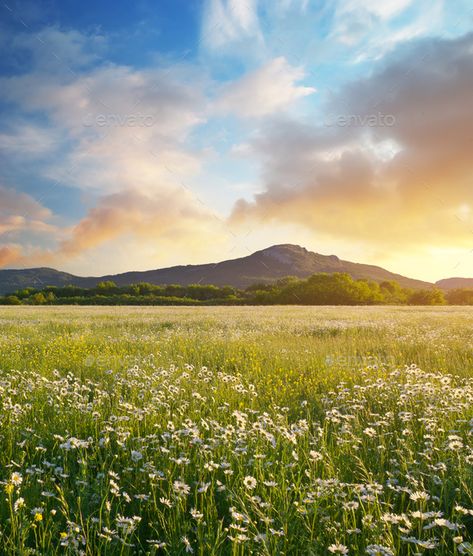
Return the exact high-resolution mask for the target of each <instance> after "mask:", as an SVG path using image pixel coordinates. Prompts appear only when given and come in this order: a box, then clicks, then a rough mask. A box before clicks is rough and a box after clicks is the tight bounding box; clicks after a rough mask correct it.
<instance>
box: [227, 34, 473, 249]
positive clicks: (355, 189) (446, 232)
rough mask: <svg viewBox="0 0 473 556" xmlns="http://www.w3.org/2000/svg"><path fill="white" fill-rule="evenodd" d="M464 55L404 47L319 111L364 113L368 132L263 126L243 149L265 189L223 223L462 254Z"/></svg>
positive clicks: (467, 165)
mask: <svg viewBox="0 0 473 556" xmlns="http://www.w3.org/2000/svg"><path fill="white" fill-rule="evenodd" d="M472 52H473V34H468V35H465V36H463V37H461V38H458V39H454V40H442V39H430V40H423V41H418V42H415V43H412V44H410V45H408V46H405V47H403V48H400V49H398V50H397V51H395V52H394V53H393V54H392V55H390V56H388V57H387V59H386V60H385V61H384V62H383V63H380V64H379V65H378V67H377V69H376V71H375V72H374V73H373V74H372V75H371V76H370V77H368V78H364V79H359V80H357V81H355V82H353V83H351V84H350V85H349V86H347V87H345V88H344V89H343V90H342V91H341V92H340V93H339V94H338V95H335V97H334V98H332V100H331V101H330V102H328V103H327V105H326V106H325V110H326V113H331V114H336V115H341V116H343V118H344V119H342V120H341V121H343V122H346V121H347V119H348V120H350V118H352V120H354V121H356V122H360V121H364V122H367V121H368V118H370V117H372V116H375V118H378V120H376V119H375V120H374V121H375V122H376V121H377V122H378V124H377V125H376V126H373V127H371V126H369V125H359V124H356V125H346V124H345V125H343V126H336V125H331V126H320V125H319V126H309V125H307V124H300V123H297V122H287V121H281V120H279V121H273V122H272V123H271V124H270V125H268V126H267V128H266V131H265V133H262V134H260V136H259V137H258V138H257V139H256V140H254V141H253V143H252V148H253V153H254V154H255V155H256V156H257V157H259V158H260V160H262V161H263V166H262V176H263V179H264V180H265V184H266V188H265V191H264V192H263V193H261V194H259V195H256V196H255V197H254V200H253V201H250V202H248V201H243V200H241V201H239V202H238V203H237V205H236V206H235V209H234V212H233V216H232V219H233V221H235V222H241V221H245V220H247V219H255V220H259V221H271V222H279V223H293V224H298V225H300V226H303V227H305V228H307V229H310V230H312V231H313V233H314V234H317V235H319V236H321V235H324V236H326V237H330V238H335V239H345V240H348V241H352V242H362V243H364V244H366V245H376V244H378V245H383V246H384V247H385V248H386V249H391V250H397V251H399V250H402V249H404V248H405V247H406V246H408V247H409V248H410V247H413V246H415V245H418V246H420V245H425V246H429V245H464V246H467V245H471V239H472V235H471V234H472V230H473V227H472V224H473V222H472V219H471V211H470V209H471V207H473V198H472V193H471V191H472V190H471V184H472V183H473V170H472V167H471V161H470V160H471V149H472V141H473V135H472V129H471V122H472V121H473V105H472V103H471V98H470V94H469V91H471V90H472V89H473V56H472ZM380 114H381V115H389V116H391V117H392V119H393V120H394V123H392V122H391V120H390V122H391V124H392V125H385V124H383V123H380V119H379V118H380V117H381V116H380ZM336 121H339V120H336ZM389 144H392V145H395V146H396V148H395V149H394V150H393V151H392V153H391V155H390V156H386V153H385V152H383V146H386V145H389Z"/></svg>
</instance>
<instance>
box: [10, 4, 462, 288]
mask: <svg viewBox="0 0 473 556" xmlns="http://www.w3.org/2000/svg"><path fill="white" fill-rule="evenodd" d="M1 10H2V11H1V17H0V45H1V47H2V52H3V55H2V56H1V58H0V156H1V166H0V264H1V265H2V266H3V267H6V268H13V267H15V268H21V267H32V266H53V267H56V268H60V269H64V270H68V271H71V272H75V273H78V274H102V273H109V272H120V271H125V270H130V269H149V268H156V267H160V266H167V265H171V264H179V263H188V262H192V263H196V262H207V261H211V260H222V259H226V258H231V257H236V256H242V255H246V254H248V253H249V252H252V251H254V250H257V249H260V248H264V247H267V246H268V245H271V244H274V243H299V244H302V245H304V246H305V247H307V248H308V249H311V250H314V251H318V252H321V253H324V254H330V253H335V254H337V255H338V256H340V257H341V258H345V259H349V260H355V261H359V262H369V263H373V264H379V265H382V266H385V267H388V268H390V269H391V270H394V271H397V272H400V273H404V274H408V275H411V276H414V277H419V278H424V279H429V280H435V279H439V278H442V277H445V276H450V275H465V276H468V275H473V254H472V251H471V249H472V248H473V245H472V243H473V242H472V229H473V222H472V215H471V207H472V206H473V199H472V196H471V195H472V194H471V191H473V189H472V188H471V184H472V183H473V175H472V173H471V164H469V163H468V159H469V158H468V157H469V153H470V152H471V142H470V139H469V137H471V130H470V128H471V122H472V121H473V119H472V109H471V106H470V104H471V102H470V100H469V99H470V96H471V91H472V88H471V86H472V79H473V75H472V67H473V66H472V53H473V46H472V44H473V38H472V35H471V31H472V28H473V7H472V6H471V3H470V2H468V1H467V0H464V1H463V0H455V1H447V0H430V1H423V0H382V1H374V0H365V1H362V0H338V1H337V0H333V1H330V2H328V1H327V2H324V1H318V0H312V1H311V0H274V1H271V2H270V1H264V0H204V1H197V0H187V1H184V0H172V1H171V0H162V1H160V2H148V1H138V2H124V1H118V2H107V1H103V2H94V3H88V2H85V3H78V2H70V1H62V2H59V1H45V2H23V1H7V2H6V4H4V5H3V6H2V7H1ZM386 117H387V119H386ZM468 122H470V123H469V125H468Z"/></svg>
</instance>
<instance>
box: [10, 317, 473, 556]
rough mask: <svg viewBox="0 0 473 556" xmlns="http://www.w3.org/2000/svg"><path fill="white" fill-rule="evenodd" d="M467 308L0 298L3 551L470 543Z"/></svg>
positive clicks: (471, 420) (354, 549)
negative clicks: (1, 303)
mask: <svg viewBox="0 0 473 556" xmlns="http://www.w3.org/2000/svg"><path fill="white" fill-rule="evenodd" d="M472 436H473V312H472V311H471V309H469V308H456V307H296V306H287V307H277V306H272V307H46V306H43V307H29V306H21V307H2V308H0V488H1V491H2V492H1V496H0V554H11V555H13V554H14V555H27V554H28V555H29V554H37V555H50V554H51V555H56V554H84V555H87V556H97V555H102V554H103V555H135V554H150V555H153V554H172V555H174V554H176V555H179V554H192V553H193V554H198V555H202V556H204V555H205V556H207V555H220V554H222V555H227V554H228V555H245V554H262V555H268V556H269V555H293V554H294V555H298V554H301V555H305V554H307V555H331V554H368V555H371V556H374V555H380V556H388V555H417V554H419V555H422V554H433V555H451V554H473V547H472V544H471V543H472V542H473V439H472Z"/></svg>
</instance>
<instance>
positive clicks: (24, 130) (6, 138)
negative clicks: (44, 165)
mask: <svg viewBox="0 0 473 556" xmlns="http://www.w3.org/2000/svg"><path fill="white" fill-rule="evenodd" d="M11 127H13V126H11ZM59 145H60V138H59V134H58V133H56V132H55V130H54V129H51V128H47V127H42V126H40V125H32V124H29V123H26V122H15V125H14V127H13V129H12V130H11V131H5V132H3V133H0V150H2V151H4V152H6V151H8V154H9V156H15V157H25V156H31V157H38V156H43V155H44V154H47V153H50V152H54V151H55V150H56V149H57V148H58V147H59Z"/></svg>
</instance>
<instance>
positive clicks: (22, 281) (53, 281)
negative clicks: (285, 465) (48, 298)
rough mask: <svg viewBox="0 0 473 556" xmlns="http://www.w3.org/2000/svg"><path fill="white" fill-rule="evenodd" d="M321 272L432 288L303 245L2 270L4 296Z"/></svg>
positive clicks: (237, 283) (241, 283)
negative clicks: (176, 259) (108, 264)
mask: <svg viewBox="0 0 473 556" xmlns="http://www.w3.org/2000/svg"><path fill="white" fill-rule="evenodd" d="M317 272H328V273H333V272H347V273H348V274H350V275H351V276H352V277H353V278H367V279H371V280H375V281H377V282H381V281H383V280H396V281H397V282H398V283H399V284H400V285H401V286H403V287H408V288H414V289H419V288H426V287H431V286H432V284H431V283H429V282H423V281H421V280H415V279H412V278H407V277H405V276H401V275H399V274H394V273H392V272H389V271H388V270H385V269H384V268H381V267H379V266H374V265H367V264H359V263H353V262H350V261H344V260H341V259H339V258H338V257H337V256H335V255H321V254H319V253H314V252H312V251H308V250H307V249H305V248H304V247H300V246H299V245H291V244H283V245H274V246H272V247H268V248H267V249H263V250H261V251H256V252H255V253H253V254H251V255H248V256H247V257H240V258H238V259H231V260H226V261H222V262H219V263H208V264H201V265H185V266H173V267H169V268H162V269H157V270H147V271H142V272H136V271H135V272H125V273H122V274H110V275H106V276H100V277H82V276H74V275H72V274H68V273H66V272H60V271H57V270H54V269H51V268H38V269H25V270H0V294H5V293H11V292H13V291H15V290H17V289H19V288H25V287H36V288H42V287H45V286H64V285H65V284H74V285H76V286H81V287H86V288H90V287H94V286H96V285H97V284H98V283H99V282H101V281H105V280H113V281H114V282H116V284H117V285H119V286H124V285H129V284H133V283H138V282H149V283H151V284H163V285H164V284H180V285H189V284H197V283H199V284H214V285H216V286H223V285H230V286H234V287H238V288H245V287H247V286H250V285H251V284H255V283H258V282H264V283H270V282H274V281H276V280H278V279H280V278H283V277H285V276H297V277H298V278H306V277H307V276H310V275H311V274H315V273H317Z"/></svg>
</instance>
